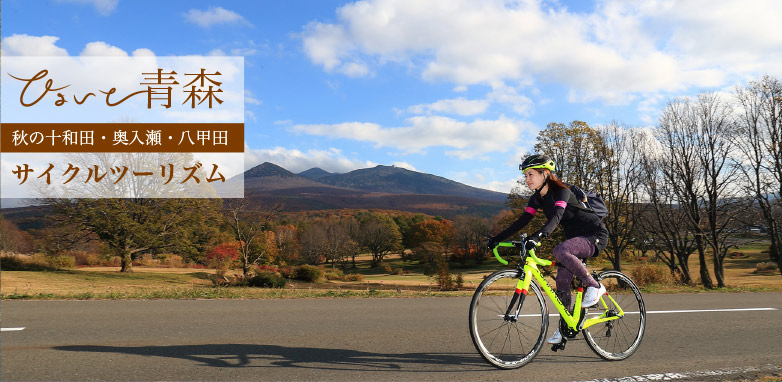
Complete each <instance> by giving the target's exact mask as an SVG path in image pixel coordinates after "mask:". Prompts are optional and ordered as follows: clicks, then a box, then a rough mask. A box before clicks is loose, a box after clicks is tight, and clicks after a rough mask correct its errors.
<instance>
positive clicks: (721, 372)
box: [585, 364, 782, 382]
mask: <svg viewBox="0 0 782 382" xmlns="http://www.w3.org/2000/svg"><path fill="white" fill-rule="evenodd" d="M781 370H782V367H779V366H777V365H772V364H768V365H762V366H746V367H729V368H725V369H716V370H701V371H691V372H682V373H677V372H669V373H660V374H646V375H634V376H628V377H621V378H610V379H593V380H590V381H585V382H631V381H632V382H648V381H675V380H680V379H685V378H686V379H689V378H702V377H714V376H730V375H734V374H742V373H752V372H779V371H781Z"/></svg>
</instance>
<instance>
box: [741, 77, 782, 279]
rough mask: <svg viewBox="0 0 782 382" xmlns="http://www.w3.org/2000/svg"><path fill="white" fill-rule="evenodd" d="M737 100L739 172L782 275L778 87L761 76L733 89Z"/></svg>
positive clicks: (781, 100) (781, 91)
mask: <svg viewBox="0 0 782 382" xmlns="http://www.w3.org/2000/svg"><path fill="white" fill-rule="evenodd" d="M736 99H737V101H738V106H739V113H738V116H739V117H738V125H737V130H738V131H737V134H736V135H735V136H734V140H733V141H734V143H735V146H736V147H737V148H738V150H739V151H740V155H739V158H740V160H739V166H738V168H739V170H740V171H741V173H742V174H743V175H744V178H745V179H746V182H745V191H746V193H747V194H749V195H752V196H753V197H754V198H755V201H756V202H757V204H758V207H759V208H760V211H761V212H762V218H763V221H764V222H765V226H766V229H767V230H768V233H769V237H770V239H771V251H770V257H771V259H773V260H776V261H777V264H778V265H779V269H780V272H782V227H780V220H779V218H780V216H781V215H782V213H780V210H782V206H781V205H780V202H782V84H781V83H780V82H779V80H777V79H776V78H773V77H770V76H765V77H763V78H762V79H761V80H760V81H752V82H750V83H749V84H748V85H746V86H745V87H738V88H736Z"/></svg>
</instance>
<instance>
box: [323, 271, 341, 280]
mask: <svg viewBox="0 0 782 382" xmlns="http://www.w3.org/2000/svg"><path fill="white" fill-rule="evenodd" d="M323 276H324V277H325V278H326V280H342V279H344V277H345V274H344V273H343V272H342V271H341V270H339V269H332V270H328V271H326V272H325V273H324V274H323Z"/></svg>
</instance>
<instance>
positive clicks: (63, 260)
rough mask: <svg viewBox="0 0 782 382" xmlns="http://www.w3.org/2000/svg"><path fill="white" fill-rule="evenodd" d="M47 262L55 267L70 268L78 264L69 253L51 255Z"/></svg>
mask: <svg viewBox="0 0 782 382" xmlns="http://www.w3.org/2000/svg"><path fill="white" fill-rule="evenodd" d="M47 262H48V263H49V266H51V267H52V268H54V269H68V268H73V267H75V266H76V259H75V258H74V257H73V256H68V255H57V256H49V258H48V259H47Z"/></svg>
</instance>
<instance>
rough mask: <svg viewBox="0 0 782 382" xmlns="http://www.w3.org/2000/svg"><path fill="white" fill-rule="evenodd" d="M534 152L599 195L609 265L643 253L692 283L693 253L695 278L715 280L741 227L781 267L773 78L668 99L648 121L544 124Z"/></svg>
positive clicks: (781, 174)
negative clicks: (765, 244)
mask: <svg viewBox="0 0 782 382" xmlns="http://www.w3.org/2000/svg"><path fill="white" fill-rule="evenodd" d="M534 149H535V151H536V152H538V153H545V154H547V155H549V156H551V157H552V158H553V159H554V160H555V162H556V163H557V170H556V172H557V175H558V176H559V177H560V178H561V179H563V180H564V181H565V182H568V183H571V184H576V185H579V186H581V187H582V188H586V189H590V190H594V191H595V192H597V193H598V194H600V195H602V197H603V198H604V199H605V200H606V202H607V206H608V210H609V213H608V216H607V217H606V218H605V219H604V223H605V224H606V226H607V228H608V229H609V231H610V238H609V244H608V248H607V250H606V256H607V257H608V258H609V259H610V260H611V262H612V264H613V266H614V268H615V269H617V270H620V269H621V266H622V257H623V255H624V254H626V253H628V251H631V250H637V251H646V250H650V251H652V252H653V253H655V256H656V257H657V258H658V259H660V260H661V261H663V262H664V263H665V264H666V265H667V266H668V267H669V268H670V270H671V273H672V274H673V275H674V276H675V277H677V278H678V280H680V281H681V282H684V283H692V282H693V281H694V280H693V276H692V273H691V270H690V269H689V266H688V260H689V257H690V256H692V255H697V257H698V264H699V269H698V272H699V277H700V282H701V283H702V284H703V285H704V286H705V287H707V288H712V287H724V286H725V277H724V267H723V264H724V261H725V258H726V256H727V254H728V251H729V249H730V248H731V247H732V246H734V245H735V244H736V243H735V241H734V238H735V236H736V233H738V232H740V231H741V230H743V229H745V228H746V227H748V226H755V227H760V229H762V230H763V231H765V232H767V233H768V236H769V237H770V240H771V246H770V250H769V256H770V259H771V260H773V261H775V262H777V263H778V264H779V265H782V256H780V245H782V229H780V226H779V223H780V218H782V214H781V213H780V212H782V208H780V207H782V204H781V202H782V84H780V82H779V80H778V79H776V78H773V77H770V76H764V77H763V78H761V79H759V80H756V81H750V82H749V83H747V84H746V85H742V86H737V87H736V88H735V89H734V91H733V92H732V93H715V92H703V93H700V94H698V95H697V96H696V97H691V98H678V99H673V100H670V101H668V102H667V104H666V105H665V107H664V109H663V110H662V112H661V113H660V117H659V120H658V122H657V124H656V125H655V126H652V127H628V126H624V125H623V124H621V123H619V122H611V123H608V124H606V125H604V126H596V127H590V126H589V125H587V124H586V123H584V122H581V121H573V122H571V123H570V124H567V125H565V124H562V123H550V124H548V125H547V127H546V128H545V129H544V130H542V131H541V132H540V133H539V135H538V137H537V141H536V144H535V146H534ZM525 192H526V190H522V189H521V188H516V189H514V191H513V192H512V196H511V202H512V204H513V203H515V204H516V205H517V206H518V205H520V204H522V203H523V202H525V201H526V199H525V197H527V196H528V195H526V194H525ZM514 201H515V202H514ZM709 257H710V260H711V263H712V267H713V269H712V271H713V274H714V279H712V277H711V274H710V272H709V269H708V264H707V262H706V260H707V258H709ZM780 269H782V267H780Z"/></svg>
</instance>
